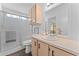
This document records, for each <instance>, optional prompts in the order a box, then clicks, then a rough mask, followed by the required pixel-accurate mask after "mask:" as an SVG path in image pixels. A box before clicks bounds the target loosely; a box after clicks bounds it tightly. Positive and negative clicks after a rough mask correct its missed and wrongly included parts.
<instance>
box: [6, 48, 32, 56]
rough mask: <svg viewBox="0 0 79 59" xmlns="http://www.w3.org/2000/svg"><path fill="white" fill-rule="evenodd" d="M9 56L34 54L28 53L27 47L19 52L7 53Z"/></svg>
mask: <svg viewBox="0 0 79 59" xmlns="http://www.w3.org/2000/svg"><path fill="white" fill-rule="evenodd" d="M7 56H32V54H31V52H30V53H28V54H26V53H25V49H22V50H20V51H18V52H15V53H12V54H10V55H7Z"/></svg>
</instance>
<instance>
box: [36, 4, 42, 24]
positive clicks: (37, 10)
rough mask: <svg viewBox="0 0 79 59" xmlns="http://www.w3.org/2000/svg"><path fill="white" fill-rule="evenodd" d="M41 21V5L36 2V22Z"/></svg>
mask: <svg viewBox="0 0 79 59" xmlns="http://www.w3.org/2000/svg"><path fill="white" fill-rule="evenodd" d="M41 22H42V6H41V5H40V4H36V23H41Z"/></svg>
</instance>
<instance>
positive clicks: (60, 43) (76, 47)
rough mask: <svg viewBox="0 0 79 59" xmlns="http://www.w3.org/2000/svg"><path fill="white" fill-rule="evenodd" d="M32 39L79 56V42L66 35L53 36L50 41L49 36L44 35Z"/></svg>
mask: <svg viewBox="0 0 79 59" xmlns="http://www.w3.org/2000/svg"><path fill="white" fill-rule="evenodd" d="M32 37H33V38H36V39H37V40H39V41H42V42H45V43H47V44H49V45H51V46H54V47H57V48H59V49H63V50H65V51H67V52H70V53H72V54H74V55H78V56H79V41H76V40H72V39H70V38H68V37H66V36H64V35H56V36H52V37H51V38H50V39H49V38H48V35H42V34H35V35H33V36H32Z"/></svg>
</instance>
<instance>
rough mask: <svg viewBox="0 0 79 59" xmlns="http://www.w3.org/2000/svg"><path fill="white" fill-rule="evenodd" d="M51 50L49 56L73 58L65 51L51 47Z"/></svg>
mask: <svg viewBox="0 0 79 59" xmlns="http://www.w3.org/2000/svg"><path fill="white" fill-rule="evenodd" d="M49 49H50V51H49V56H73V55H72V54H70V53H68V52H66V51H64V50H61V49H59V48H55V47H52V46H49Z"/></svg>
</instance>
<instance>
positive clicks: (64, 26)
mask: <svg viewBox="0 0 79 59" xmlns="http://www.w3.org/2000/svg"><path fill="white" fill-rule="evenodd" d="M54 16H55V17H56V23H57V27H59V28H60V29H61V31H62V34H64V35H66V36H68V37H70V38H71V39H74V40H79V27H78V26H79V4H74V3H72V4H68V3H67V4H61V5H59V6H57V7H55V8H53V9H51V10H50V11H48V12H46V17H47V18H50V17H54Z"/></svg>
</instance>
